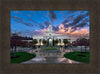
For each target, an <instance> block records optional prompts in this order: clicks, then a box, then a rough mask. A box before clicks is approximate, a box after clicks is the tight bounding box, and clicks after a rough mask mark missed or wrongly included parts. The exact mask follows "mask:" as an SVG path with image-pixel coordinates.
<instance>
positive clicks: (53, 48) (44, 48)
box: [43, 46, 57, 50]
mask: <svg viewBox="0 0 100 74" xmlns="http://www.w3.org/2000/svg"><path fill="white" fill-rule="evenodd" d="M43 50H57V46H43Z"/></svg>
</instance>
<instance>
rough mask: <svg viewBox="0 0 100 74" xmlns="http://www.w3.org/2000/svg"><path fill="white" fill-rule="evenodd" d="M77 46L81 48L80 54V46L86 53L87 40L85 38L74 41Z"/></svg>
mask: <svg viewBox="0 0 100 74" xmlns="http://www.w3.org/2000/svg"><path fill="white" fill-rule="evenodd" d="M76 42H77V45H79V46H81V52H82V46H85V52H86V46H88V45H89V40H87V39H85V38H79V39H77V40H76Z"/></svg>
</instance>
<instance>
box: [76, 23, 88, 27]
mask: <svg viewBox="0 0 100 74" xmlns="http://www.w3.org/2000/svg"><path fill="white" fill-rule="evenodd" d="M86 25H87V22H81V23H80V24H78V25H76V26H75V27H78V28H82V27H84V26H86Z"/></svg>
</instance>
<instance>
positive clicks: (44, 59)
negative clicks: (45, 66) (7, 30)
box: [17, 48, 89, 64]
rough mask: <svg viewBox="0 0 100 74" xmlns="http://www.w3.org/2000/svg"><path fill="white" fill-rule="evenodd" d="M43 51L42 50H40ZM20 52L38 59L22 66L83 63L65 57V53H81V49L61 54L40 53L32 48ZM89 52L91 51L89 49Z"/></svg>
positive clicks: (66, 50) (69, 49)
mask: <svg viewBox="0 0 100 74" xmlns="http://www.w3.org/2000/svg"><path fill="white" fill-rule="evenodd" d="M39 50H41V49H39ZM19 51H22V52H23V51H25V52H28V53H31V54H32V53H35V54H36V57H35V58H32V59H30V60H28V61H25V62H22V63H21V64H31V63H65V64H67V63H78V64H79V63H81V62H77V61H74V60H70V59H68V58H65V57H64V56H63V55H64V54H65V53H69V52H74V51H80V48H67V49H64V51H63V52H62V53H61V52H57V51H55V52H54V51H53V52H51V51H50V52H38V51H37V49H32V48H28V49H27V48H24V49H23V48H22V49H21V48H17V52H19ZM88 51H89V49H88Z"/></svg>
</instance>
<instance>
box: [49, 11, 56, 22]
mask: <svg viewBox="0 0 100 74" xmlns="http://www.w3.org/2000/svg"><path fill="white" fill-rule="evenodd" d="M49 18H50V20H51V22H53V20H57V14H56V13H54V11H49Z"/></svg>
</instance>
